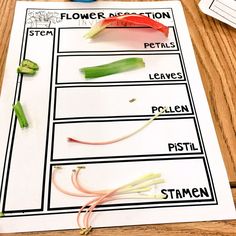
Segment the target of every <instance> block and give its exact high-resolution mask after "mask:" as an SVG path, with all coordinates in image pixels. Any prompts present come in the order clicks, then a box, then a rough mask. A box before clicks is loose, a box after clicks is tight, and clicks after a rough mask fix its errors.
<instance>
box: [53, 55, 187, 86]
mask: <svg viewBox="0 0 236 236" xmlns="http://www.w3.org/2000/svg"><path fill="white" fill-rule="evenodd" d="M132 55H134V56H137V55H138V56H149V55H151V56H158V55H160V56H169V55H175V56H178V57H179V60H180V67H181V70H182V71H181V75H182V77H183V78H182V79H176V80H174V79H170V80H166V79H163V80H162V79H160V80H157V79H154V80H150V79H147V78H146V79H145V80H125V81H112V80H107V81H103V82H99V81H96V80H95V81H93V80H92V81H91V80H88V81H87V80H85V81H84V82H58V68H59V64H60V58H63V57H103V56H105V57H109V56H111V57H114V56H116V57H117V56H132ZM176 73H177V72H176ZM183 81H186V78H185V74H184V68H183V61H182V58H181V57H180V54H179V53H171V52H170V53H163V52H161V53H157V52H146V53H145V52H136V53H120V54H110V53H109V54H80V55H78V54H69V55H58V56H57V64H56V85H70V84H72V85H73V84H74V85H78V84H90V85H93V84H126V83H133V84H135V83H158V84H159V83H163V82H169V83H171V82H183Z"/></svg>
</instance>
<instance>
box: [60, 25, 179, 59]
mask: <svg viewBox="0 0 236 236" xmlns="http://www.w3.org/2000/svg"><path fill="white" fill-rule="evenodd" d="M107 28H109V29H117V28H122V29H123V28H150V27H107ZM169 28H173V34H174V39H175V47H176V49H172V48H171V49H169V50H166V49H162V48H161V49H159V48H158V49H145V48H143V49H122V50H121V49H120V50H102V51H99V50H92V51H83V50H78V51H69V50H67V51H60V48H59V47H60V45H59V46H58V51H57V53H58V54H59V53H71V54H74V53H75V54H78V53H119V52H170V51H171V52H173V51H174V52H178V51H179V47H178V43H177V40H176V32H175V29H174V27H173V26H170V27H169ZM58 29H59V31H60V34H59V35H60V37H61V34H62V32H61V30H66V29H78V30H79V29H87V30H89V29H90V27H61V28H58ZM58 37H59V36H58ZM58 40H59V41H58V42H60V38H58ZM150 43H161V42H150Z"/></svg>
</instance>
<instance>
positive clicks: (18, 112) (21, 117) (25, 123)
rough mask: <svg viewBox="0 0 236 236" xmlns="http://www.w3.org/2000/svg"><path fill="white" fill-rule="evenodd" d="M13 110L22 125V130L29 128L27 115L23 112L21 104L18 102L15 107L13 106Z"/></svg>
mask: <svg viewBox="0 0 236 236" xmlns="http://www.w3.org/2000/svg"><path fill="white" fill-rule="evenodd" d="M13 110H14V111H15V114H16V117H17V119H18V122H19V124H20V127H21V128H25V127H28V126H29V125H28V121H27V119H26V117H25V113H24V111H23V108H22V105H21V103H20V102H19V101H18V102H17V103H16V104H15V105H13Z"/></svg>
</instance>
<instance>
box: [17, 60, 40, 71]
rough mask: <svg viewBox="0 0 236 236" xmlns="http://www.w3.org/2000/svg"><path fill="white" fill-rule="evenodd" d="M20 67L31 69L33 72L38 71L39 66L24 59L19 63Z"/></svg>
mask: <svg viewBox="0 0 236 236" xmlns="http://www.w3.org/2000/svg"><path fill="white" fill-rule="evenodd" d="M21 66H23V67H28V68H30V69H33V70H38V69H39V66H38V64H37V63H35V62H33V61H31V60H29V59H25V60H23V61H22V62H21Z"/></svg>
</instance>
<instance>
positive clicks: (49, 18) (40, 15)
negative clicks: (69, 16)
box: [27, 10, 61, 28]
mask: <svg viewBox="0 0 236 236" xmlns="http://www.w3.org/2000/svg"><path fill="white" fill-rule="evenodd" d="M59 22H61V18H60V15H59V13H58V12H55V11H54V12H53V11H43V10H41V11H30V12H28V14H27V24H28V25H29V26H30V27H31V28H50V27H51V25H52V24H57V23H59Z"/></svg>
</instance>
